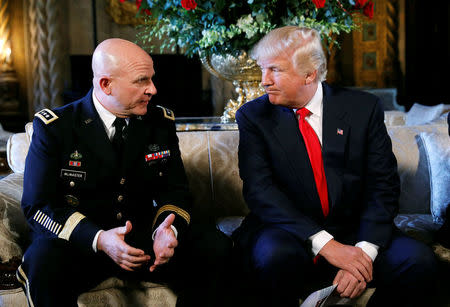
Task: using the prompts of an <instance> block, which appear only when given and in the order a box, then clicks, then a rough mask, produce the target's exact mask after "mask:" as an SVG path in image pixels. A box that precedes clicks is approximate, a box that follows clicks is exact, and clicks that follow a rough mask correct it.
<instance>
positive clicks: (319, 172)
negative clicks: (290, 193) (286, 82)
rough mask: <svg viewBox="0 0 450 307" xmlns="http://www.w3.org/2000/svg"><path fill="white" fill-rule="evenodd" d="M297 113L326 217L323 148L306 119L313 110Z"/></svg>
mask: <svg viewBox="0 0 450 307" xmlns="http://www.w3.org/2000/svg"><path fill="white" fill-rule="evenodd" d="M296 113H297V114H299V115H300V120H299V127H300V132H301V133H302V136H303V140H304V141H305V145H306V150H307V151H308V156H309V161H310V162H311V167H312V169H313V172H314V181H315V182H316V187H317V192H318V193H319V198H320V204H321V205H322V212H323V215H324V216H325V217H327V216H328V212H329V207H328V188H327V181H326V178H325V170H324V168H323V160H322V149H321V147H320V142H319V138H318V137H317V135H316V133H315V132H314V129H313V128H312V127H311V125H310V124H309V123H308V122H307V121H306V116H308V115H309V114H310V113H311V112H310V111H309V110H308V109H306V108H301V109H298V110H297V112H296Z"/></svg>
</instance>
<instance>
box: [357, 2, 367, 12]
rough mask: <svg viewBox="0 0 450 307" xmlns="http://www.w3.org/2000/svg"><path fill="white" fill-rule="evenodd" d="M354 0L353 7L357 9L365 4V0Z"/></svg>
mask: <svg viewBox="0 0 450 307" xmlns="http://www.w3.org/2000/svg"><path fill="white" fill-rule="evenodd" d="M355 2H356V3H355V9H356V10H358V9H361V8H363V7H364V4H366V2H367V0H356V1H355Z"/></svg>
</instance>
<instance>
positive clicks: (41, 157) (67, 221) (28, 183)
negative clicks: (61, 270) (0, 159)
mask: <svg viewBox="0 0 450 307" xmlns="http://www.w3.org/2000/svg"><path fill="white" fill-rule="evenodd" d="M54 124H55V123H51V124H49V125H54ZM33 130H34V131H33V137H32V142H31V144H30V149H29V151H28V155H27V158H26V163H25V173H24V185H23V187H24V189H23V196H22V209H23V211H24V214H25V216H26V218H27V220H28V224H29V225H30V227H31V229H32V231H33V233H34V235H35V236H44V237H47V238H60V239H64V240H67V241H70V242H73V243H74V244H75V245H77V246H78V247H80V248H82V249H85V250H87V251H90V252H92V251H93V250H92V242H93V239H94V237H95V234H96V233H97V232H98V231H99V230H100V228H99V227H97V226H96V225H94V224H93V223H91V222H90V221H89V220H88V219H87V218H86V217H85V216H84V215H83V214H81V213H80V212H77V211H76V210H75V208H73V207H71V206H68V205H66V203H65V201H64V200H63V197H62V195H61V194H60V193H58V188H57V187H58V180H59V173H58V172H59V171H60V168H59V156H60V154H59V144H58V141H57V137H56V135H55V134H54V133H52V132H51V130H52V131H55V130H56V129H49V126H48V125H45V124H43V122H42V121H41V120H40V119H38V118H35V119H34V121H33Z"/></svg>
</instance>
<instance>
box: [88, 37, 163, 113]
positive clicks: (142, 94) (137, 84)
mask: <svg viewBox="0 0 450 307" xmlns="http://www.w3.org/2000/svg"><path fill="white" fill-rule="evenodd" d="M92 72H93V73H94V79H93V85H94V95H95V97H96V98H97V99H98V101H99V102H100V103H101V104H102V105H103V106H104V107H105V108H106V109H107V110H109V111H110V112H111V113H113V114H115V115H116V116H120V117H129V116H131V115H143V114H145V113H146V111H147V108H146V106H147V104H148V102H149V100H150V98H151V97H152V96H153V95H155V94H156V88H155V86H154V84H153V81H152V77H153V75H154V74H155V71H154V68H153V61H152V58H151V57H150V55H149V54H148V53H147V52H145V51H144V50H143V49H142V48H141V47H139V46H138V45H136V44H134V43H132V42H130V41H127V40H124V39H120V38H111V39H107V40H105V41H103V42H102V43H100V44H99V45H98V46H97V48H96V49H95V51H94V54H93V55H92Z"/></svg>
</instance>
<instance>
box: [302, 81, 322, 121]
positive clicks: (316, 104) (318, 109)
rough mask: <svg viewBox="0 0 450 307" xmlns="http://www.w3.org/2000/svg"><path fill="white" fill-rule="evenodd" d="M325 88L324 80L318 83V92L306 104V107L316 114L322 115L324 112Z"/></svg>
mask: <svg viewBox="0 0 450 307" xmlns="http://www.w3.org/2000/svg"><path fill="white" fill-rule="evenodd" d="M322 105H323V90H322V82H319V83H318V84H317V89H316V92H315V93H314V96H313V97H312V98H311V100H310V101H309V102H308V103H307V104H306V105H305V108H307V109H308V110H309V112H311V113H312V114H314V115H317V116H320V117H322V112H323V108H322Z"/></svg>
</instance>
